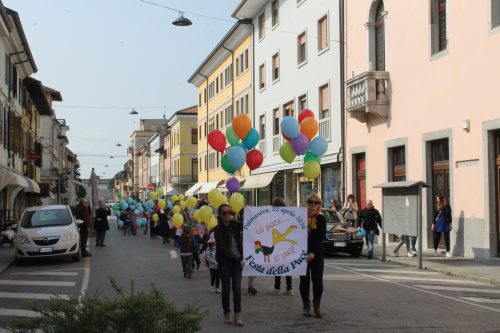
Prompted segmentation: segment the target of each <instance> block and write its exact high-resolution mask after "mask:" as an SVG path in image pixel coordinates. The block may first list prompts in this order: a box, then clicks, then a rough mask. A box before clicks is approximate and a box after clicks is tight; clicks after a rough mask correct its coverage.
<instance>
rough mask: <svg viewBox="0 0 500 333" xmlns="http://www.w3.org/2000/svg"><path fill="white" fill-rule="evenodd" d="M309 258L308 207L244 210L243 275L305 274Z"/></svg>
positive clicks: (250, 208) (251, 208) (251, 207)
mask: <svg viewBox="0 0 500 333" xmlns="http://www.w3.org/2000/svg"><path fill="white" fill-rule="evenodd" d="M306 258H307V212H306V208H304V207H274V206H262V207H254V206H246V207H245V212H244V217H243V259H244V260H245V266H244V267H243V276H287V275H288V276H298V275H306V270H307V261H306Z"/></svg>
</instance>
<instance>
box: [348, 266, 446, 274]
mask: <svg viewBox="0 0 500 333" xmlns="http://www.w3.org/2000/svg"><path fill="white" fill-rule="evenodd" d="M353 270H355V271H356V272H368V273H370V272H372V273H391V274H392V273H394V274H417V275H418V274H421V275H438V274H436V273H433V272H418V271H404V270H400V269H370V268H353Z"/></svg>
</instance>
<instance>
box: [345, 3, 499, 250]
mask: <svg viewBox="0 0 500 333" xmlns="http://www.w3.org/2000/svg"><path fill="white" fill-rule="evenodd" d="M345 3H346V4H345V6H346V8H345V19H346V28H345V29H346V31H345V36H346V72H345V73H346V80H349V79H350V78H352V77H354V76H356V75H359V74H361V73H363V72H366V71H368V70H369V69H370V64H369V44H370V43H369V30H368V29H367V27H366V23H367V22H368V21H369V13H370V8H371V6H372V5H373V6H375V5H376V3H377V2H376V1H372V0H356V1H345ZM490 3H491V1H474V4H473V5H472V3H471V2H470V1H467V0H453V1H447V38H448V47H447V49H446V50H445V51H442V52H440V53H439V54H435V55H434V56H431V24H430V22H431V18H430V12H431V9H430V5H431V1H430V0H428V1H423V0H405V1H400V0H386V1H384V6H385V11H386V16H385V58H386V61H385V67H386V71H387V72H389V78H390V79H389V81H390V86H389V89H390V94H389V99H390V106H389V114H388V117H387V118H386V119H383V118H375V117H369V118H368V120H367V122H366V123H362V122H360V121H358V120H356V119H354V118H350V117H349V115H347V118H346V119H347V120H346V128H347V129H346V149H345V152H346V161H347V167H346V179H347V181H346V188H347V193H350V192H351V191H353V189H354V188H355V186H354V185H353V183H354V179H355V175H354V171H353V170H354V168H355V166H353V159H352V154H353V153H355V152H364V153H365V154H366V197H367V198H369V199H373V200H374V202H375V205H376V206H378V207H379V208H381V205H382V197H381V190H380V189H375V188H373V186H374V185H377V184H379V183H382V182H386V181H388V162H387V159H388V157H387V154H388V153H387V150H388V149H387V145H386V143H387V142H388V141H390V140H397V139H403V140H407V144H406V179H407V180H424V181H426V182H432V179H431V175H430V174H429V170H428V163H429V162H428V158H427V157H426V142H427V141H430V140H432V139H437V138H440V137H443V138H448V139H449V151H450V165H449V167H450V204H451V207H452V209H453V217H454V221H455V222H457V223H456V224H454V226H455V228H454V230H453V232H452V233H453V234H452V247H453V246H454V244H456V246H455V249H456V252H455V254H457V255H465V256H486V257H487V256H496V255H497V252H496V251H497V242H498V221H497V220H496V219H497V217H496V216H497V214H498V213H497V212H495V211H494V210H495V207H494V205H493V206H492V202H493V203H494V200H492V197H493V196H494V195H495V194H494V191H492V187H491V182H492V181H493V182H494V177H493V178H492V175H491V174H490V173H489V172H488V167H491V163H493V162H492V161H491V158H488V154H487V152H489V151H491V147H490V145H489V143H488V135H489V133H490V132H489V131H488V130H487V129H491V130H494V129H498V128H500V102H499V97H500V88H499V86H500V85H499V83H498V78H499V77H500V65H499V64H500V62H499V56H500V28H498V27H497V28H496V29H491V28H490V20H491V12H490ZM346 99H348V97H346ZM466 119H469V120H470V132H468V133H467V132H465V131H464V130H463V129H462V124H463V122H464V120H466ZM467 160H479V161H478V162H474V163H473V166H471V167H458V166H463V165H464V164H462V163H461V161H467ZM457 163H458V164H457ZM428 193H429V194H430V193H432V192H430V191H429V192H428ZM432 202H433V198H431V197H430V196H424V207H423V208H424V214H423V215H424V227H429V226H430V224H431V221H430V219H429V212H430V211H431V208H430V207H429V206H430V204H431V203H432ZM496 205H498V204H496ZM496 209H498V207H496ZM459 217H460V218H461V220H462V222H460V219H459ZM459 222H460V223H463V224H462V225H461V226H460V225H459ZM426 231H427V241H428V245H429V247H430V244H431V238H430V237H429V235H430V232H429V229H427V230H426ZM424 234H425V231H424ZM458 242H463V243H462V244H458ZM425 243H426V240H425V239H424V246H426V244H425Z"/></svg>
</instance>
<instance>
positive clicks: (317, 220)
mask: <svg viewBox="0 0 500 333" xmlns="http://www.w3.org/2000/svg"><path fill="white" fill-rule="evenodd" d="M322 204H323V200H322V199H321V197H320V196H319V194H317V193H312V194H310V195H309V196H308V197H307V225H308V236H307V251H308V255H307V272H306V275H305V276H301V277H300V285H299V290H300V297H301V298H302V305H303V314H304V316H307V317H309V316H310V315H311V301H310V300H309V289H310V284H311V281H312V289H313V309H314V315H315V316H316V318H323V313H321V296H322V295H323V270H324V266H325V260H324V257H323V245H322V244H323V237H325V234H326V218H325V217H324V216H323V214H321V212H320V209H321V207H322Z"/></svg>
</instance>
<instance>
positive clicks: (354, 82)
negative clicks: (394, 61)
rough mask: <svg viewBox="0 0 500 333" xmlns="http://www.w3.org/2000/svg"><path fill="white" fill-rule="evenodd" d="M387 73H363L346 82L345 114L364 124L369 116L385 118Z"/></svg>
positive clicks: (387, 109)
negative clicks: (347, 113)
mask: <svg viewBox="0 0 500 333" xmlns="http://www.w3.org/2000/svg"><path fill="white" fill-rule="evenodd" d="M388 87H389V72H378V71H369V72H364V73H362V74H360V75H358V76H356V77H354V78H352V79H350V80H347V81H346V88H347V95H348V96H347V112H349V113H350V115H351V117H353V118H355V119H357V120H359V121H360V122H363V123H364V122H366V121H367V119H368V116H369V115H373V116H376V117H382V118H386V117H387V114H388V112H389V91H388Z"/></svg>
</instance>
